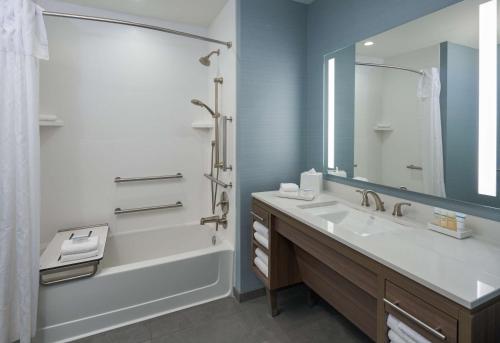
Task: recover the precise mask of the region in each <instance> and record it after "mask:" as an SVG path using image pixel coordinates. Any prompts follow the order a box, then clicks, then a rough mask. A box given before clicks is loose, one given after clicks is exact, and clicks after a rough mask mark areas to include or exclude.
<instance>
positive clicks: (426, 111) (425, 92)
mask: <svg viewBox="0 0 500 343" xmlns="http://www.w3.org/2000/svg"><path fill="white" fill-rule="evenodd" d="M440 92H441V82H440V81H439V69H438V68H430V69H427V70H424V75H423V76H422V77H421V78H420V80H419V85H418V92H417V93H418V94H417V96H418V98H419V100H420V111H421V115H422V168H423V171H422V172H423V183H424V192H425V193H427V194H431V195H435V196H440V197H445V196H446V192H445V184H444V167H443V137H442V132H441V108H440V105H439V94H440Z"/></svg>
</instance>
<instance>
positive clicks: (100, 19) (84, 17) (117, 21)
mask: <svg viewBox="0 0 500 343" xmlns="http://www.w3.org/2000/svg"><path fill="white" fill-rule="evenodd" d="M43 15H45V16H49V17H59V18H71V19H79V20H90V21H98V22H102V23H111V24H120V25H127V26H135V27H140V28H143V29H150V30H155V31H161V32H166V33H171V34H174V35H177V36H183V37H188V38H194V39H198V40H203V41H206V42H211V43H216V44H222V45H225V46H226V47H227V48H228V49H229V48H231V47H232V46H233V43H232V42H224V41H221V40H217V39H213V38H209V37H204V36H199V35H195V34H192V33H188V32H182V31H177V30H172V29H168V28H166V27H160V26H154V25H148V24H141V23H137V22H134V21H128V20H120V19H111V18H103V17H93V16H87V15H80V14H71V13H62V12H51V11H43Z"/></svg>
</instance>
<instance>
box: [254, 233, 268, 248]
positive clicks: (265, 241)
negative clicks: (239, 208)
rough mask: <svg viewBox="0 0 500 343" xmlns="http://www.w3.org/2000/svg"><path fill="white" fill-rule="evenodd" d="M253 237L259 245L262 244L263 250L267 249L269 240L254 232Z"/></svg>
mask: <svg viewBox="0 0 500 343" xmlns="http://www.w3.org/2000/svg"><path fill="white" fill-rule="evenodd" d="M253 236H254V237H255V240H256V241H257V242H259V243H260V244H262V245H263V246H264V248H267V249H269V240H268V239H267V238H266V237H264V236H262V235H261V234H260V233H258V232H254V234H253Z"/></svg>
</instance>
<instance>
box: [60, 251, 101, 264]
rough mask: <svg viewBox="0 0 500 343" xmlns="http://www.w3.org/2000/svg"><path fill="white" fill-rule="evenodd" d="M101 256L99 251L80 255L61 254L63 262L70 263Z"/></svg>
mask: <svg viewBox="0 0 500 343" xmlns="http://www.w3.org/2000/svg"><path fill="white" fill-rule="evenodd" d="M98 254H99V250H98V249H96V250H92V251H87V252H82V253H80V254H68V255H63V254H61V262H62V263H64V262H69V261H78V260H84V259H86V258H91V257H94V256H97V255H98Z"/></svg>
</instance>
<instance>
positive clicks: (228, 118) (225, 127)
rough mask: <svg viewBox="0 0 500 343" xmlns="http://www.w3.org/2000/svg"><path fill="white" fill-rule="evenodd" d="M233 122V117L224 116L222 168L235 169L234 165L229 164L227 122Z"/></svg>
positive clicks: (224, 169)
mask: <svg viewBox="0 0 500 343" xmlns="http://www.w3.org/2000/svg"><path fill="white" fill-rule="evenodd" d="M228 121H229V122H232V121H233V117H228V116H223V117H222V137H223V138H222V170H223V171H226V170H233V166H232V165H228V164H227V122H228Z"/></svg>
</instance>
